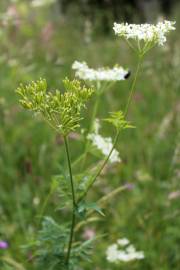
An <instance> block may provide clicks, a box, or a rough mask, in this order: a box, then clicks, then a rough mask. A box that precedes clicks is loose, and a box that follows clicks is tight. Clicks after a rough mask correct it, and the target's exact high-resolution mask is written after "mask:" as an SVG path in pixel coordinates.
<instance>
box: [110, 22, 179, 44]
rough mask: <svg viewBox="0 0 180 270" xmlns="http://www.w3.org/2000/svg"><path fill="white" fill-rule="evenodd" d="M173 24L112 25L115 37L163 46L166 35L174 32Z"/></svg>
mask: <svg viewBox="0 0 180 270" xmlns="http://www.w3.org/2000/svg"><path fill="white" fill-rule="evenodd" d="M174 25H175V22H172V21H164V22H159V23H157V24H156V25H153V24H148V23H145V24H128V23H126V24H124V23H121V24H117V23H114V27H113V29H114V32H115V35H118V36H122V37H124V38H126V39H129V38H131V39H136V40H143V41H144V42H153V43H154V44H159V45H164V43H165V42H166V34H167V33H168V32H170V31H172V30H175V27H174Z"/></svg>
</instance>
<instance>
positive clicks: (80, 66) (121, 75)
mask: <svg viewBox="0 0 180 270" xmlns="http://www.w3.org/2000/svg"><path fill="white" fill-rule="evenodd" d="M72 69H74V70H75V76H76V77H77V78H79V79H81V80H87V81H122V80H125V79H126V78H128V76H129V71H128V70H126V69H124V68H122V67H119V66H114V67H113V68H112V69H110V68H104V67H102V68H98V69H92V68H89V67H88V65H87V63H86V62H78V61H75V62H74V63H73V65H72Z"/></svg>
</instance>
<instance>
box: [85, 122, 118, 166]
mask: <svg viewBox="0 0 180 270" xmlns="http://www.w3.org/2000/svg"><path fill="white" fill-rule="evenodd" d="M99 129H100V123H99V119H95V121H94V127H93V132H92V133H90V134H88V136H87V138H88V140H90V141H91V142H92V145H93V146H95V147H96V148H97V149H98V150H99V151H100V152H101V153H102V154H103V155H104V156H105V157H107V156H108V155H109V152H110V151H111V149H112V147H113V142H112V138H111V137H102V136H101V135H100V134H99ZM109 162H110V163H115V162H121V159H120V156H119V152H118V151H117V150H116V149H114V150H113V152H112V154H111V156H110V157H109Z"/></svg>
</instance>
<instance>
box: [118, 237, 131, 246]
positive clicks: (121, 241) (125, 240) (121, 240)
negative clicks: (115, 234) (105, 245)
mask: <svg viewBox="0 0 180 270" xmlns="http://www.w3.org/2000/svg"><path fill="white" fill-rule="evenodd" d="M117 243H118V244H119V245H120V246H126V245H128V244H129V240H128V239H127V238H121V239H118V240H117Z"/></svg>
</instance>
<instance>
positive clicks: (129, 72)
mask: <svg viewBox="0 0 180 270" xmlns="http://www.w3.org/2000/svg"><path fill="white" fill-rule="evenodd" d="M130 75H131V71H130V70H129V71H128V72H127V74H126V75H125V76H124V79H128V78H129V77H130Z"/></svg>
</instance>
